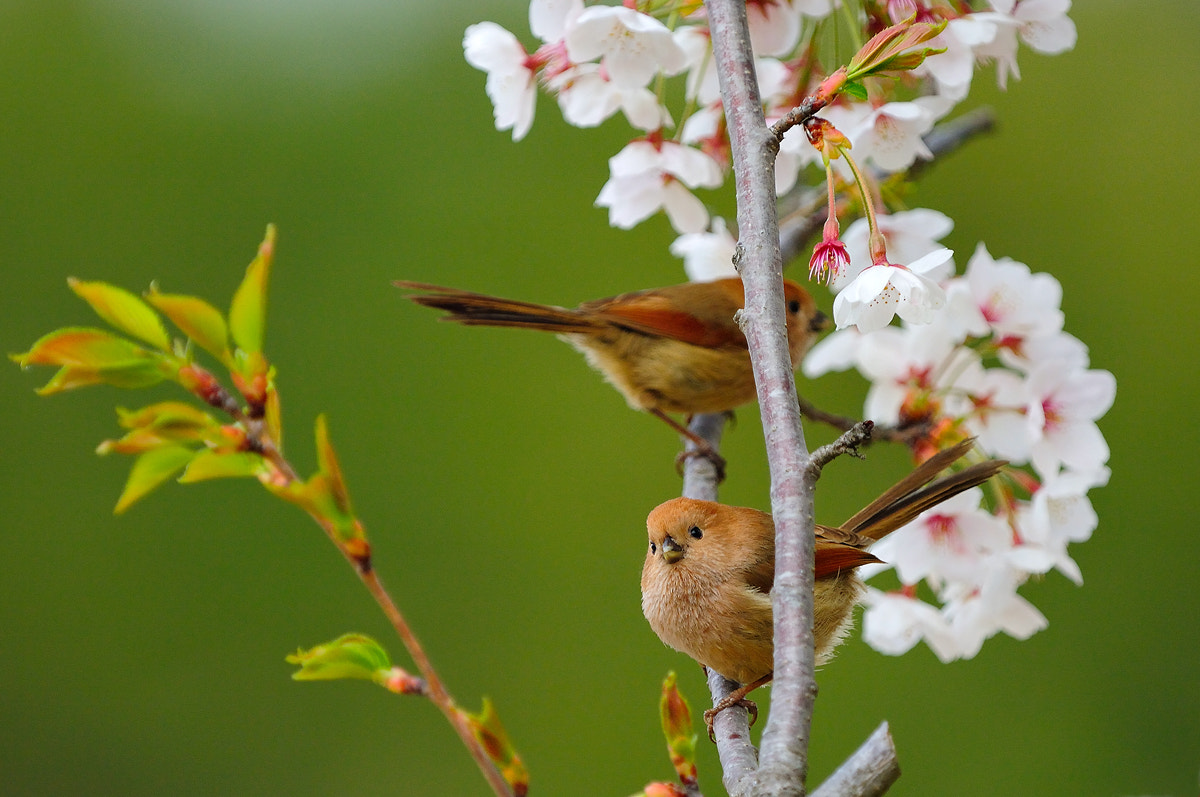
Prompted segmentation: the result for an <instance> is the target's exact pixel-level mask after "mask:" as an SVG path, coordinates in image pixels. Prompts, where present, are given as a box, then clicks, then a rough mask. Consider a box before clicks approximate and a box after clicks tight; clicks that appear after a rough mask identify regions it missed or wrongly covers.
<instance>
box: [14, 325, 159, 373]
mask: <svg viewBox="0 0 1200 797" xmlns="http://www.w3.org/2000/svg"><path fill="white" fill-rule="evenodd" d="M149 357H150V352H148V351H146V350H145V349H143V348H142V347H141V346H138V345H137V344H136V343H134V342H133V341H130V340H126V339H125V338H122V337H119V336H117V335H114V334H113V333H111V332H107V331H105V330H103V329H94V328H91V327H66V328H64V329H56V330H54V331H53V332H51V333H49V334H47V335H44V336H42V337H41V338H39V339H38V341H37V342H36V343H34V344H33V346H32V347H31V348H30V349H29V351H27V352H25V353H24V354H15V355H12V359H13V360H16V361H17V362H18V363H20V364H21V367H22V368H25V367H28V366H30V365H67V366H76V367H80V368H96V369H98V368H114V367H120V366H124V365H129V364H131V363H142V362H145V361H146V360H147V359H148V358H149Z"/></svg>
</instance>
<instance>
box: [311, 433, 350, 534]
mask: <svg viewBox="0 0 1200 797" xmlns="http://www.w3.org/2000/svg"><path fill="white" fill-rule="evenodd" d="M316 437H317V463H318V467H319V468H320V472H321V473H322V474H324V475H325V476H326V477H327V478H328V479H329V493H330V497H332V498H333V501H334V505H335V506H336V507H337V510H338V512H339V513H341V514H344V515H353V514H354V512H353V510H352V509H351V508H350V493H349V491H348V490H347V489H346V480H345V478H343V476H342V466H341V465H340V464H339V463H338V458H337V452H335V451H334V450H333V443H332V442H331V441H330V439H329V425H328V424H327V423H326V421H325V415H324V414H321V415H318V416H317V432H316Z"/></svg>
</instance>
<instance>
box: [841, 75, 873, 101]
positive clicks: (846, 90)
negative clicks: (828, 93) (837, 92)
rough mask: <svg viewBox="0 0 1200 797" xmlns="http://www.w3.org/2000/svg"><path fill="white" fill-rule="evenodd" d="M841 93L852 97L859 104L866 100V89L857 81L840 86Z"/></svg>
mask: <svg viewBox="0 0 1200 797" xmlns="http://www.w3.org/2000/svg"><path fill="white" fill-rule="evenodd" d="M842 93H843V94H847V95H849V96H850V97H853V98H854V99H856V100H859V101H860V102H865V101H866V99H867V87H866V86H864V85H863V84H862V83H859V82H858V81H857V80H852V81H850V82H849V83H846V84H845V85H843V86H842Z"/></svg>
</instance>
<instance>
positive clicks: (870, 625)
mask: <svg viewBox="0 0 1200 797" xmlns="http://www.w3.org/2000/svg"><path fill="white" fill-rule="evenodd" d="M863 603H864V604H866V607H867V608H866V610H865V611H864V612H863V627H862V635H863V640H864V641H865V642H866V643H867V644H868V645H870V646H871V647H873V648H875V649H876V650H878V651H879V652H880V653H886V654H887V655H889V656H900V655H903V654H905V653H907V652H908V651H910V650H912V648H913V646H915V645H916V644H917V643H918V642H920V641H921V640H925V643H926V644H928V645H929V648H930V649H931V650H932V651H933V652H934V654H935V655H936V656H937V657H938V658H939V659H941V660H942V661H943V662H949V661H954V659H956V658H958V657H959V654H958V645H957V644H955V641H954V636H953V633H952V632H951V629H950V624H949V623H948V622H946V619H945V618H944V617H943V616H942V613H941V612H939V611H938V610H937V609H936V608H934V607H933V606H930V605H929V604H928V603H925V602H924V601H922V600H918V599H916V598H913V597H909V596H908V595H906V594H905V593H902V592H881V591H880V590H877V589H875V588H873V587H867V593H866V595H865V597H864V599H863Z"/></svg>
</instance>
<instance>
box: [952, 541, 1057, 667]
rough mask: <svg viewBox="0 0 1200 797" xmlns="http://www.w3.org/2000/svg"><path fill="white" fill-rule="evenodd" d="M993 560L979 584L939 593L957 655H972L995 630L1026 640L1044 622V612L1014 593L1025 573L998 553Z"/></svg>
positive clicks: (971, 656) (1041, 627)
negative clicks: (983, 579) (1006, 562)
mask: <svg viewBox="0 0 1200 797" xmlns="http://www.w3.org/2000/svg"><path fill="white" fill-rule="evenodd" d="M996 562H997V564H996V566H995V567H992V568H990V569H989V570H988V577H987V580H986V581H985V583H984V584H983V585H982V586H979V587H972V586H967V585H953V586H951V587H950V588H948V589H947V590H946V591H945V593H943V594H942V595H941V596H940V597H941V598H942V599H943V600H944V605H943V609H942V615H943V616H944V617H945V618H946V619H947V620H948V621H949V623H950V629H951V632H952V633H953V636H954V639H955V641H956V642H957V643H958V645H959V651H958V654H959V657H960V658H964V659H969V658H973V657H974V656H975V654H977V653H978V652H979V649H980V648H981V647H982V646H983V643H984V641H986V640H987V639H988V638H989V637H991V636H993V635H995V634H996V633H997V632H1000V631H1003V632H1004V633H1006V634H1008V635H1009V636H1011V637H1013V638H1015V639H1028V638H1029V637H1030V636H1032V635H1033V634H1035V633H1037V632H1038V631H1041V630H1042V629H1043V628H1045V627H1046V625H1047V621H1046V617H1045V615H1043V614H1042V613H1041V612H1039V611H1038V610H1037V608H1036V607H1034V605H1033V604H1031V603H1030V602H1029V601H1027V600H1025V598H1023V597H1021V596H1020V595H1018V594H1017V587H1019V586H1020V585H1021V584H1022V583H1023V582H1024V581H1025V573H1024V572H1023V571H1021V570H1018V569H1016V568H1013V567H1010V566H1006V565H1005V560H1004V557H1002V556H1001V557H996Z"/></svg>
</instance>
